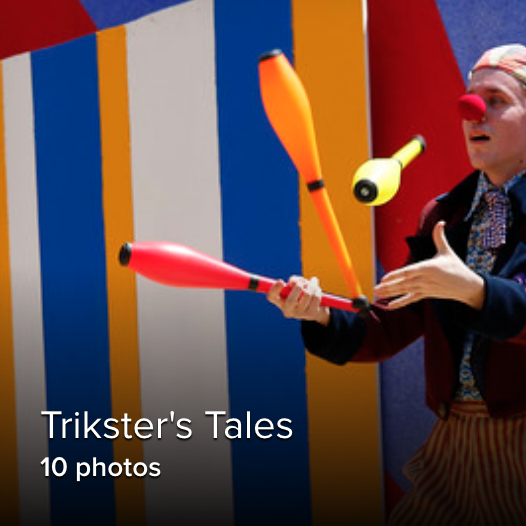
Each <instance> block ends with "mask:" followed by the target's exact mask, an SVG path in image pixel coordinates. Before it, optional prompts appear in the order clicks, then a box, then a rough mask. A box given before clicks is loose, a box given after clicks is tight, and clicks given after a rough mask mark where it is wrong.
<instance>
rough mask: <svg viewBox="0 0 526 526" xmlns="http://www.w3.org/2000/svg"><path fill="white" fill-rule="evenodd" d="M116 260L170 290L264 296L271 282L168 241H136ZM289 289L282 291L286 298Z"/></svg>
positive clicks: (338, 300)
mask: <svg viewBox="0 0 526 526" xmlns="http://www.w3.org/2000/svg"><path fill="white" fill-rule="evenodd" d="M119 261H120V263H121V265H122V266H124V267H128V268H129V269H131V270H133V271H135V272H136V273H137V274H140V275H141V276H144V277H145V278H148V279H150V280H152V281H155V282H157V283H161V284H162V285H169V286H172V287H185V288H204V289H226V290H252V291H255V292H263V293H267V292H268V291H269V290H270V287H272V285H273V284H274V283H275V282H276V280H274V279H270V278H266V277H264V276H259V275H257V274H251V273H249V272H246V271H244V270H242V269H240V268H237V267H234V266H232V265H229V264H228V263H225V262H223V261H220V260H218V259H216V258H214V257H212V256H209V255H207V254H204V253H202V252H199V251H197V250H194V249H192V248H190V247H187V246H185V245H180V244H177V243H168V242H155V241H146V242H135V243H126V244H124V245H123V246H122V247H121V250H120V253H119ZM289 293H290V287H289V286H286V287H284V288H283V290H282V293H281V295H282V297H284V298H285V297H287V296H288V294H289ZM321 304H322V305H324V306H326V307H334V308H337V309H342V310H348V311H361V310H362V309H363V307H364V305H363V303H362V302H361V301H360V300H359V299H358V300H351V299H348V298H344V297H341V296H335V295H332V294H323V295H322V300H321Z"/></svg>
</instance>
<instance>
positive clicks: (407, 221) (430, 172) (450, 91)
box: [368, 0, 471, 270]
mask: <svg viewBox="0 0 526 526" xmlns="http://www.w3.org/2000/svg"><path fill="white" fill-rule="evenodd" d="M368 9H369V62H370V89H371V116H372V137H373V155H374V156H375V157H390V156H391V155H392V154H393V153H394V152H395V151H396V150H398V149H399V148H400V147H402V146H403V145H404V144H405V143H406V142H407V141H408V140H409V139H410V138H411V137H412V136H413V135H417V134H421V135H423V136H424V137H425V139H426V141H427V150H426V152H425V153H424V154H423V155H421V156H420V157H419V158H417V159H416V160H415V161H414V162H413V163H412V164H411V165H409V166H408V167H407V168H406V169H405V170H404V172H403V174H402V184H401V188H400V190H399V192H398V194H397V195H396V197H395V198H394V199H393V200H392V201H391V202H389V203H387V204H385V205H383V206H381V207H378V208H377V211H376V244H377V255H378V258H379V261H380V263H381V264H382V266H383V267H384V268H385V269H386V270H392V269H393V268H396V267H398V266H400V265H402V264H403V263H404V261H405V257H406V254H407V247H406V244H405V241H404V238H405V237H406V236H408V235H411V234H413V233H414V231H415V228H416V226H417V219H418V214H419V212H420V210H421V208H422V207H423V205H424V204H425V203H426V202H427V201H428V200H429V199H431V198H432V197H434V196H436V195H439V194H442V193H444V192H446V191H447V190H449V189H450V188H451V187H452V186H453V185H454V184H455V183H456V182H458V181H459V180H460V179H461V178H463V177H464V176H465V175H467V174H468V173H469V172H470V171H471V166H470V164H469V161H468V159H467V155H466V154H465V150H464V139H463V136H462V133H461V122H460V118H459V116H458V113H457V107H456V103H457V99H458V98H459V96H461V95H462V93H464V90H465V84H464V80H463V77H464V76H465V73H466V72H462V75H461V73H460V71H459V69H458V66H457V62H456V60H455V56H454V54H453V51H452V49H451V45H450V43H449V39H448V36H447V34H446V31H445V29H444V26H443V24H442V19H441V17H440V13H439V11H438V9H437V6H436V4H435V1H434V0H398V1H396V2H393V1H392V0H369V6H368Z"/></svg>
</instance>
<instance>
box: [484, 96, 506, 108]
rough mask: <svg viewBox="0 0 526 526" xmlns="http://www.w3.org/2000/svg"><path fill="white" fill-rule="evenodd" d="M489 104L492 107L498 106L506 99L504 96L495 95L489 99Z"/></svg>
mask: <svg viewBox="0 0 526 526" xmlns="http://www.w3.org/2000/svg"><path fill="white" fill-rule="evenodd" d="M488 104H489V105H490V106H492V107H498V106H502V105H503V104H505V100H504V99H503V98H502V97H499V96H495V97H490V98H489V99H488Z"/></svg>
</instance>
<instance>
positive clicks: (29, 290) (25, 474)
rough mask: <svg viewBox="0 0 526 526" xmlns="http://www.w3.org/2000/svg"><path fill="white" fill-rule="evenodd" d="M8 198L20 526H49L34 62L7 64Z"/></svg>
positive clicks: (11, 61) (26, 59) (21, 58)
mask: <svg viewBox="0 0 526 526" xmlns="http://www.w3.org/2000/svg"><path fill="white" fill-rule="evenodd" d="M4 107H5V137H6V168H7V195H8V203H9V206H8V208H9V216H8V217H9V239H10V259H11V261H10V263H11V283H12V301H13V340H14V349H15V381H16V402H17V404H16V409H17V436H18V465H19V473H18V474H19V485H20V488H19V493H20V517H21V524H28V525H29V524H34V523H35V518H38V523H39V524H49V487H48V479H46V478H45V477H44V471H43V469H44V468H43V466H41V465H40V462H41V461H42V460H43V459H44V458H45V457H47V456H48V440H47V428H46V422H45V420H44V418H42V417H41V416H40V411H42V410H45V409H46V383H45V364H44V347H43V333H42V300H41V283H40V248H39V234H38V213H37V190H36V173H35V141H34V126H33V97H32V89H31V62H30V57H29V55H28V54H25V55H21V56H18V57H16V58H12V59H8V60H6V61H5V62H4Z"/></svg>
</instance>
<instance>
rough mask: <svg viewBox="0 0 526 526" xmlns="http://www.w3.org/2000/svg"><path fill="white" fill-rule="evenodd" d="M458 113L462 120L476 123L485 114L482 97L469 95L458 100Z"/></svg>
mask: <svg viewBox="0 0 526 526" xmlns="http://www.w3.org/2000/svg"><path fill="white" fill-rule="evenodd" d="M458 111H459V113H460V116H461V117H462V119H464V120H466V121H477V122H478V121H481V120H482V119H483V118H484V115H485V114H486V103H485V102H484V99H483V98H482V97H479V96H478V95H473V94H471V93H470V94H467V95H463V96H462V97H460V99H458Z"/></svg>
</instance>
